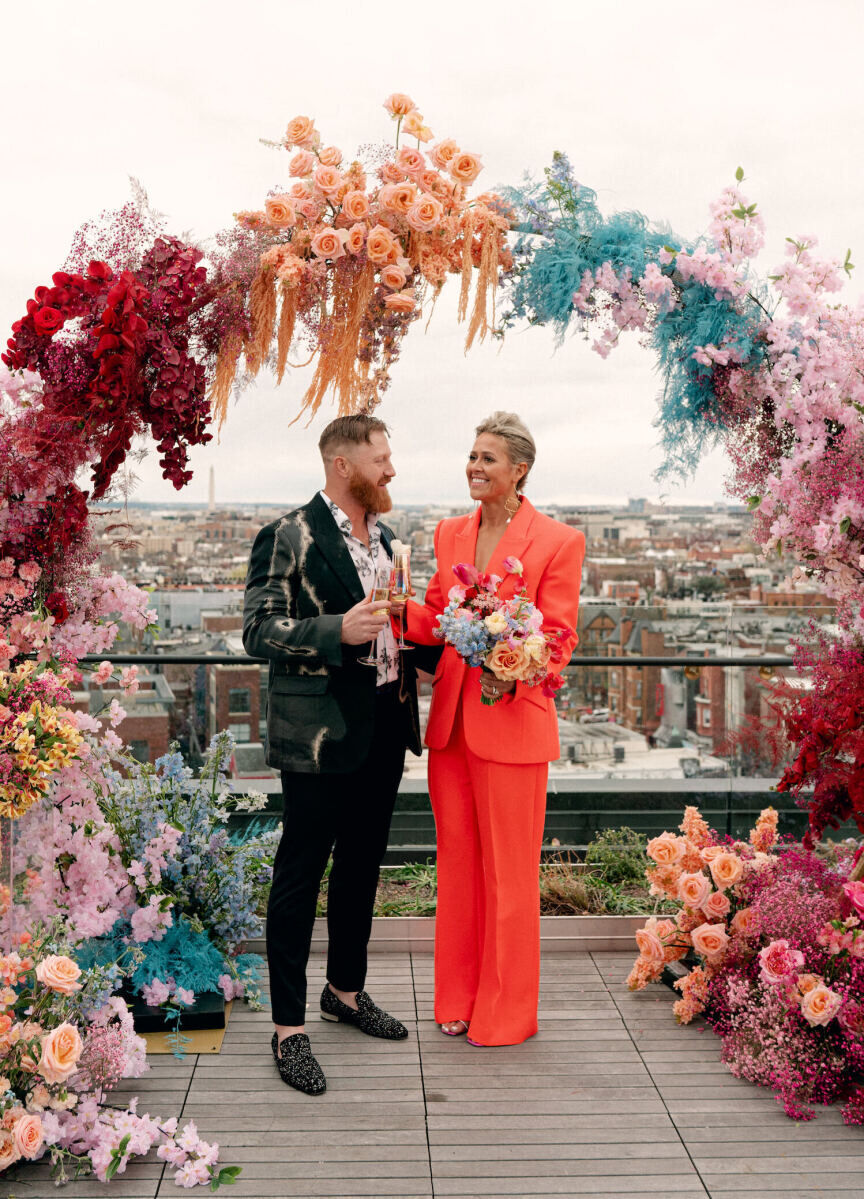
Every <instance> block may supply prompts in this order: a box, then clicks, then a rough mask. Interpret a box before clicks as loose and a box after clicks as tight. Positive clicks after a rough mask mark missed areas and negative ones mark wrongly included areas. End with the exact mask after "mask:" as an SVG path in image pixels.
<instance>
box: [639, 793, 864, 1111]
mask: <svg viewBox="0 0 864 1199" xmlns="http://www.w3.org/2000/svg"><path fill="white" fill-rule="evenodd" d="M777 819H778V818H777V812H776V811H775V810H774V809H773V808H766V809H765V810H764V811H763V812H762V813H761V814H760V816H759V819H758V820H757V822H756V826H755V828H754V829H753V830H752V831H751V833H750V837H749V840H748V841H746V842H744V841H735V840H733V839H732V838H729V837H725V838H724V837H720V836H719V835H718V834H717V833H716V832H715V831H714V830H713V829H711V828H709V827H708V825H707V823H706V822H705V821H704V820H703V819H702V817H701V816H700V814H699V812H698V810H697V809H696V808H693V807H688V808H686V809H685V813H684V819H683V821H682V823H681V825H680V835H678V834H675V833H669V832H665V833H663V834H662V835H661V836H659V837H655V838H654V839H653V840H651V841H649V842H648V846H647V853H648V856H649V858H650V859H651V864H650V866H649V867H648V868H647V870H646V877H647V878H648V881H649V882H650V884H651V892H652V894H654V895H656V896H658V897H661V898H663V899H664V900H667V901H672V902H673V903H677V904H680V908H679V910H678V912H677V913H676V914H675V916H674V917H673V918H668V919H658V918H657V917H652V918H651V919H650V920H649V921H648V922H647V924H646V925H645V927H644V928H642V929H640V930H639V931H638V932H637V934H636V941H637V945H638V948H639V956H638V958H637V960H636V962H635V964H634V966H633V969H632V970H631V972H630V976H629V978H628V980H627V983H628V986H629V987H630V988H631V990H641V989H642V988H643V987H645V986H647V985H648V983H650V982H655V981H657V980H659V979H660V978H661V976H662V974H663V971H664V968H665V967H666V966H667V965H668V964H669V963H671V962H674V961H681V959H684V958H686V959H687V962H689V963H691V969H690V970H689V972H688V973H686V974H684V975H683V976H682V977H680V978H678V979H677V981H675V983H674V986H675V988H676V989H677V990H679V991H680V993H681V997H680V998H679V999H678V1000H677V1002H676V1003H675V1004H674V1005H673V1011H674V1013H675V1016H676V1018H677V1020H678V1021H679V1022H680V1023H682V1024H686V1023H689V1022H690V1021H691V1020H693V1019H694V1018H695V1017H696V1016H697V1015H700V1014H701V1015H702V1016H704V1018H705V1019H706V1020H707V1022H708V1024H709V1025H710V1026H711V1027H712V1028H713V1030H714V1032H715V1033H717V1035H718V1036H719V1037H720V1038H721V1041H722V1048H721V1057H722V1060H723V1061H724V1062H725V1064H726V1065H727V1066H728V1067H729V1069H730V1070H731V1072H732V1073H733V1074H734V1075H736V1077H741V1078H746V1079H749V1080H750V1081H751V1082H755V1083H758V1084H760V1085H763V1086H768V1087H770V1088H771V1089H772V1090H773V1091H774V1092H775V1094H776V1096H777V1099H778V1102H780V1103H781V1104H782V1105H783V1108H784V1110H785V1111H786V1113H787V1114H788V1115H790V1116H792V1117H793V1118H795V1119H805V1120H806V1119H812V1118H813V1116H814V1114H815V1113H814V1111H813V1108H812V1106H811V1105H812V1104H815V1103H834V1102H837V1101H843V1102H844V1105H845V1106H844V1108H843V1118H844V1120H845V1121H846V1122H847V1123H849V1124H861V1123H864V1088H862V1087H861V1086H860V1085H859V1083H858V1079H859V1078H860V1076H861V1074H862V1072H864V927H862V918H864V884H862V883H860V882H849V881H848V875H849V869H850V867H851V861H846V860H845V858H844V857H842V856H840V857H838V860H837V862H836V863H835V864H833V865H829V864H828V863H827V862H826V860H825V859H824V858H821V857H818V856H816V855H815V854H814V853H812V852H811V851H810V850H808V849H806V848H805V847H803V846H802V845H800V844H798V843H790V844H786V845H780V844H778V842H777Z"/></svg>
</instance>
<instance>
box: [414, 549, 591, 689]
mask: <svg viewBox="0 0 864 1199" xmlns="http://www.w3.org/2000/svg"><path fill="white" fill-rule="evenodd" d="M504 569H505V570H506V571H507V573H508V574H513V575H519V576H520V577H521V575H522V563H521V562H520V561H519V559H518V558H505V559H504ZM453 573H454V574H455V576H456V578H457V579H458V580H459V583H458V584H457V585H456V586H454V587H451V588H450V591H449V593H448V598H449V601H450V602H449V603H448V605H447V607H446V608H445V609H444V611H443V612H442V613H441V615H440V616H439V617H438V626H439V627H438V628H437V629H436V630H435V635H436V637H441V638H442V639H443V640H444V641H446V642H447V644H448V645H452V646H453V647H454V648H455V649H456V651H457V653H458V654H459V655H460V657H462V658H464V659H465V661H466V662H467V663H468V665H469V666H480V667H482V668H483V669H484V670H488V671H490V672H491V673H492V674H494V675H495V677H496V678H498V679H501V680H502V682H509V681H510V680H514V679H515V680H516V681H517V682H519V683H525V684H526V686H528V687H536V686H539V687H541V688H542V690H543V694H544V695H554V694H555V692H556V691H557V690H558V688H559V687H560V686H562V684H563V682H564V680H563V679H562V678H561V676H560V674H555V673H553V672H552V671H551V670H550V669H549V667H550V665H551V664H554V663H557V662H560V661H561V659H562V657H563V648H562V646H563V642H564V641H566V640H567V638H568V637H569V636H570V632H571V631H570V629H567V628H560V629H555V630H554V631H544V629H543V613H542V612H541V611H540V610H539V608H537V607H536V606H535V605H534V604H533V603H532V602H531V600H530V599H529V598H528V595H527V593H526V591H525V585H524V583H523V584H522V586H521V587H520V589H519V591H517V593H516V594H515V595H513V596H511V597H510V598H509V599H503V598H502V597H501V596H500V595H499V593H498V588H499V586H500V584H501V582H502V579H501V577H500V575H490V574H486V573H485V572H484V571H480V570H478V569H477V567H476V566H471V565H469V564H468V563H465V562H460V563H459V564H458V565H457V566H454V567H453ZM482 702H483V703H484V704H487V705H490V706H491V705H492V704H495V703H497V702H498V698H497V697H496V698H495V699H487V698H486V697H485V696H483V697H482Z"/></svg>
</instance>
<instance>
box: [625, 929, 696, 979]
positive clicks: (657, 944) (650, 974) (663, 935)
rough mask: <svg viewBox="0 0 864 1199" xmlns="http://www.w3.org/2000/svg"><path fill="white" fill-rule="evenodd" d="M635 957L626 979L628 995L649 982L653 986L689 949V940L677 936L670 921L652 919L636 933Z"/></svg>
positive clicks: (682, 935)
mask: <svg viewBox="0 0 864 1199" xmlns="http://www.w3.org/2000/svg"><path fill="white" fill-rule="evenodd" d="M636 944H637V945H638V946H639V957H638V958H637V959H636V962H635V963H634V966H633V969H632V970H631V971H630V975H629V977H628V979H627V986H628V987H629V989H630V990H631V991H641V990H642V988H643V987H646V986H647V985H648V983H649V982H656V981H657V979H658V978H659V977H660V975H661V973H662V971H663V967H664V966H665V965H666V964H667V963H668V962H677V961H678V960H679V959H680V958H682V957H683V956H684V954H685V953H686V952H687V950H688V949H689V948H690V938H689V937H688V936H687V935H686V934H684V933H682V932H681V930H680V929H679V928H678V926H677V925H676V924H675V922H674V921H673V920H659V919H658V918H657V917H656V916H652V917H651V918H650V920H648V922H647V923H646V924H645V927H644V928H640V929H637V931H636Z"/></svg>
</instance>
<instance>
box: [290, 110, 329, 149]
mask: <svg viewBox="0 0 864 1199" xmlns="http://www.w3.org/2000/svg"><path fill="white" fill-rule="evenodd" d="M320 141H321V135H320V134H319V132H318V130H317V129H316V128H315V122H314V121H313V120H312V118H311V117H294V119H293V120H291V121H289V122H288V127H287V129H286V130H285V145H286V146H302V147H304V148H308V147H309V146H317V145H318V144H319V142H320Z"/></svg>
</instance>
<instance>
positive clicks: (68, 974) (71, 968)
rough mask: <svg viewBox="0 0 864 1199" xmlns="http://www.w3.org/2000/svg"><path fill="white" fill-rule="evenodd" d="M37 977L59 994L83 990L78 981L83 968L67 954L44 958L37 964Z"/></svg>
mask: <svg viewBox="0 0 864 1199" xmlns="http://www.w3.org/2000/svg"><path fill="white" fill-rule="evenodd" d="M36 977H37V978H38V980H39V982H40V983H42V985H43V986H44V987H48V988H49V989H50V990H52V991H56V992H57V994H58V995H74V994H75V992H76V991H80V990H81V984H80V983H79V982H78V979H79V978H80V977H81V970H80V969H79V967H78V966H76V964H75V963H74V962H73V961H72V959H71V958H68V957H66V956H65V954H52V955H51V956H50V957H47V958H43V959H42V961H41V962H39V963H38V964H37V966H36Z"/></svg>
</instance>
